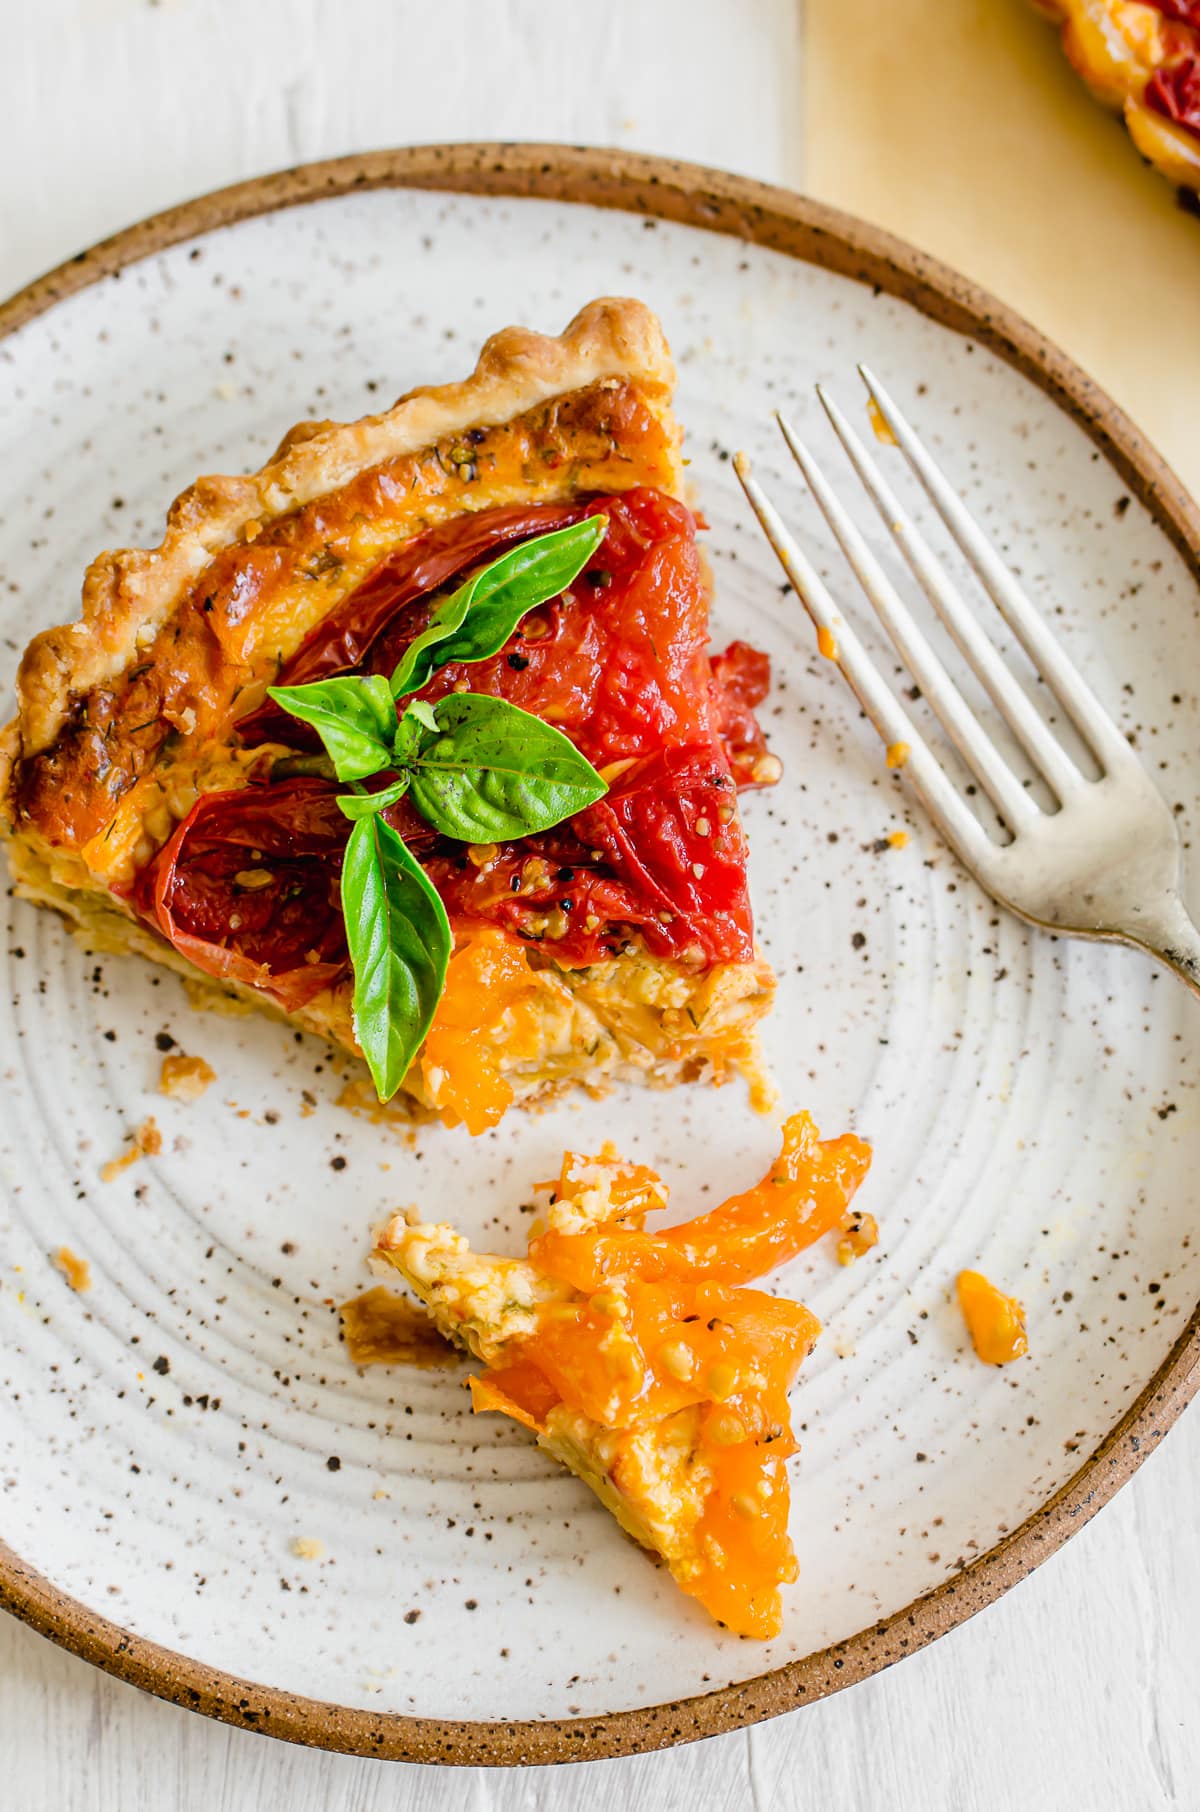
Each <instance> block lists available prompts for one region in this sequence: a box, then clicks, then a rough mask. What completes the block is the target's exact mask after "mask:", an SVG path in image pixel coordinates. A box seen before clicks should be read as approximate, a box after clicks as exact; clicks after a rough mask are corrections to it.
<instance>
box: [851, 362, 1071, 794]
mask: <svg viewBox="0 0 1200 1812" xmlns="http://www.w3.org/2000/svg"><path fill="white" fill-rule="evenodd" d="M817 395H818V396H819V397H820V399H821V405H822V407H823V408H824V410H825V413H826V415H827V416H828V417H829V419H830V421H831V422H832V424H833V428H834V432H835V433H836V435H837V437H838V439H839V440H840V441H841V443H842V445H843V447H845V449H846V452H847V453H848V455H849V457H850V463H851V465H852V466H853V467H854V469H855V471H856V472H857V473H858V476H859V477H860V478H861V480H862V482H863V486H864V488H865V489H866V491H867V493H868V495H869V496H870V498H871V501H872V502H873V503H874V505H875V507H876V509H877V510H878V511H879V514H880V516H881V517H882V519H883V524H884V527H885V528H886V529H888V530H889V531H890V533H891V535H892V537H893V539H894V540H895V542H896V545H897V546H898V547H899V549H900V551H901V553H902V554H903V555H904V558H905V559H906V560H907V561H908V564H909V566H910V568H911V569H912V572H913V574H914V576H915V577H916V579H917V580H918V582H919V583H920V585H921V588H922V590H923V591H924V593H925V595H926V597H927V598H928V599H929V602H930V603H931V604H932V605H933V607H934V609H935V610H936V611H937V613H938V615H939V617H940V618H941V619H942V622H943V623H944V624H945V625H946V628H947V629H948V630H949V632H950V634H951V636H952V637H953V638H954V641H955V642H956V643H957V645H958V648H959V650H960V651H961V653H962V654H963V655H964V657H965V658H966V660H967V662H968V664H969V666H970V667H971V669H972V670H973V672H974V673H975V674H976V675H977V676H978V678H979V679H980V680H981V681H982V682H983V685H984V687H985V688H986V690H987V692H988V695H989V697H990V698H991V700H992V703H993V704H994V705H995V707H996V709H997V711H999V713H1000V715H1001V717H1002V718H1003V719H1004V720H1005V722H1006V723H1007V724H1008V727H1009V729H1010V730H1011V731H1012V732H1013V735H1014V736H1015V737H1016V738H1017V741H1018V742H1019V743H1020V744H1021V747H1022V748H1023V749H1024V751H1025V753H1026V754H1027V755H1028V757H1029V759H1030V761H1032V762H1033V764H1034V766H1035V767H1037V768H1040V769H1041V771H1042V773H1043V775H1044V776H1045V778H1046V779H1047V780H1048V781H1049V783H1050V785H1051V787H1052V788H1053V790H1054V792H1055V793H1056V794H1057V796H1058V799H1059V800H1060V802H1061V801H1062V800H1064V799H1066V798H1067V796H1068V795H1069V794H1070V793H1072V792H1074V791H1075V790H1076V789H1077V788H1078V787H1080V786H1082V785H1083V777H1082V775H1081V774H1080V773H1079V770H1078V769H1077V768H1076V767H1075V765H1074V763H1073V762H1072V761H1071V760H1070V759H1069V757H1068V756H1067V755H1066V754H1065V753H1064V751H1063V750H1062V748H1061V747H1060V746H1059V744H1058V742H1057V741H1056V740H1055V738H1054V737H1053V736H1052V735H1051V733H1050V731H1049V730H1048V729H1047V727H1046V725H1045V724H1044V723H1043V722H1042V720H1041V718H1040V717H1039V716H1038V714H1037V712H1036V711H1035V710H1034V708H1033V706H1032V705H1031V704H1030V702H1029V700H1028V699H1027V698H1026V696H1025V694H1024V692H1022V690H1021V688H1020V686H1019V685H1018V684H1017V682H1016V680H1015V679H1014V678H1013V676H1012V674H1011V673H1010V672H1009V670H1008V668H1007V667H1006V666H1005V664H1004V662H1003V661H1002V660H1001V659H1000V656H999V654H998V653H997V652H996V650H995V648H994V647H993V646H992V643H991V642H990V640H989V639H988V637H987V635H986V634H985V633H984V631H983V630H982V629H981V628H980V627H979V624H978V623H977V622H976V621H975V617H974V615H973V613H972V611H971V610H970V608H969V606H968V605H967V604H966V603H965V602H964V600H963V599H962V597H961V596H960V595H959V593H958V592H957V591H956V590H955V588H954V586H953V584H952V583H951V581H950V577H949V575H948V573H947V572H946V569H945V567H944V566H943V565H942V563H941V561H940V560H939V559H938V558H937V555H936V554H935V553H934V551H933V549H932V548H931V547H930V545H929V543H928V541H926V539H925V537H924V535H923V534H922V533H921V531H920V529H919V528H918V527H917V526H916V524H915V523H914V522H913V521H912V520H911V518H910V517H909V516H908V515H907V514H906V512H905V511H904V509H903V508H902V507H901V504H900V501H899V499H898V498H897V496H896V494H895V492H894V491H893V490H892V488H891V486H890V485H889V484H888V482H887V480H886V478H885V477H884V476H883V473H882V472H881V471H880V470H879V467H878V465H877V464H876V463H875V461H874V460H873V459H872V458H871V455H870V454H869V453H868V452H867V449H866V447H865V446H864V445H863V442H862V441H861V440H860V438H859V436H858V435H857V434H856V433H855V431H854V429H853V428H852V427H851V426H850V423H849V422H848V421H847V420H846V417H845V416H844V415H843V414H842V411H841V410H840V409H839V408H838V406H837V404H836V403H835V402H834V400H833V398H832V397H830V396H828V395H827V394H826V392H825V390H824V389H823V387H822V386H821V385H820V384H818V385H817Z"/></svg>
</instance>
